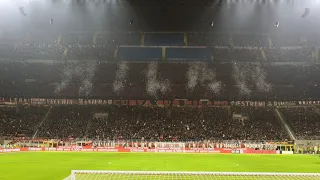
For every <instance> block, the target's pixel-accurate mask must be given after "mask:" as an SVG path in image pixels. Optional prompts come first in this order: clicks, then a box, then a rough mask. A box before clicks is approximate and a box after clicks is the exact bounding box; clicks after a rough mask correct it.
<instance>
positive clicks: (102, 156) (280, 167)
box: [0, 152, 320, 180]
mask: <svg viewBox="0 0 320 180" xmlns="http://www.w3.org/2000/svg"><path fill="white" fill-rule="evenodd" d="M71 170H145V171H148V170H150V171H224V172H225V171H231V172H316V173H320V157H319V156H315V155H243V154H174V153H172V154H167V153H166V154H164V153H97V152H94V153H87V152H24V153H6V154H0V180H19V179H23V180H26V179H30V180H49V179H50V180H51V179H52V180H55V179H59V180H61V179H63V178H65V177H67V176H69V175H70V172H71Z"/></svg>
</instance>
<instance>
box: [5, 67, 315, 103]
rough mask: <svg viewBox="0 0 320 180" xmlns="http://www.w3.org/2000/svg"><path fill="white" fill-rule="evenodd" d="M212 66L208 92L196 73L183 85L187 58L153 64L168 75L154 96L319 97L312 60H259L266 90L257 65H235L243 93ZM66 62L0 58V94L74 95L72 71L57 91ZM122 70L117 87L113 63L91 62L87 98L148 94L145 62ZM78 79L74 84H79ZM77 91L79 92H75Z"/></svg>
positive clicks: (230, 76)
mask: <svg viewBox="0 0 320 180" xmlns="http://www.w3.org/2000/svg"><path fill="white" fill-rule="evenodd" d="M207 65H208V67H209V68H210V69H211V68H214V69H215V74H216V75H215V81H217V82H220V83H221V89H220V91H219V92H217V93H213V92H212V91H210V89H208V88H207V86H206V84H203V83H201V82H200V81H201V78H202V76H203V74H206V73H207V72H206V71H204V72H200V70H199V74H200V75H199V76H198V81H199V82H198V83H197V84H196V85H195V88H194V90H193V91H192V90H187V84H188V82H189V81H188V71H189V70H190V68H191V67H192V66H193V64H192V63H158V65H157V78H158V79H159V81H160V80H161V81H164V80H168V81H169V83H170V86H169V89H168V91H167V92H165V93H160V92H158V94H157V98H160V99H174V98H179V99H183V98H187V99H201V98H209V99H220V100H228V99H232V100H237V99H241V98H250V99H253V100H277V101H282V100H289V101H291V100H305V99H314V100H318V99H319V93H318V92H319V90H318V89H319V86H320V81H319V78H318V77H319V70H318V69H319V68H320V66H318V65H316V64H315V65H308V66H296V65H268V64H265V65H261V66H260V67H261V69H262V70H263V71H264V72H265V75H266V79H265V83H268V84H270V85H271V90H269V91H266V92H264V91H260V90H259V89H257V88H256V82H255V80H256V78H255V77H257V76H258V75H259V74H256V68H257V66H256V65H255V64H251V65H246V66H241V67H240V66H239V67H240V69H241V71H243V72H245V73H246V82H245V83H246V85H247V87H248V88H249V89H250V90H251V92H250V94H249V96H248V97H246V96H243V95H242V94H241V93H240V91H239V87H238V84H237V83H238V82H237V81H236V79H235V77H236V76H239V75H238V74H237V73H236V72H235V70H234V69H235V66H237V65H234V64H213V65H212V66H211V65H210V64H207ZM66 67H73V68H75V67H77V64H74V65H72V66H71V65H69V66H66V65H64V64H62V63H54V64H46V63H27V62H22V63H18V62H7V63H0V85H1V86H0V97H56V98H59V97H68V98H77V97H78V96H79V86H80V85H81V79H79V77H78V76H77V75H76V74H73V76H74V77H73V76H72V77H73V78H71V79H70V81H68V82H67V83H68V84H66V86H65V88H64V89H62V90H61V91H59V92H57V91H56V89H57V86H58V85H60V84H61V82H63V80H64V79H65V78H66V77H64V75H65V73H66V72H65V71H71V72H72V69H71V70H70V69H68V68H66ZM127 67H128V70H127V73H126V77H124V79H125V81H124V83H123V88H125V89H122V90H120V91H118V92H115V91H114V89H113V85H114V82H115V81H116V74H117V73H118V71H119V67H118V64H116V63H101V64H97V65H96V68H95V69H94V72H92V73H93V74H94V77H93V79H92V90H91V92H90V94H88V96H89V97H92V98H107V99H121V98H122V99H153V98H154V97H153V96H151V95H149V94H148V93H147V91H146V84H147V82H148V79H147V75H146V72H147V69H148V63H127ZM79 83H80V84H79ZM81 96H82V95H81Z"/></svg>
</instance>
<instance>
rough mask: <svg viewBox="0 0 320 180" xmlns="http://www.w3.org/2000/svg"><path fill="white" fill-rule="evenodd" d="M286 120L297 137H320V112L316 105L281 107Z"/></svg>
mask: <svg viewBox="0 0 320 180" xmlns="http://www.w3.org/2000/svg"><path fill="white" fill-rule="evenodd" d="M280 111H281V113H282V114H283V115H284V118H285V120H286V121H287V122H288V123H289V124H290V125H291V127H292V130H293V131H294V132H295V134H296V136H297V137H300V138H303V137H311V136H318V137H320V121H319V119H320V113H319V109H318V108H316V107H293V108H281V109H280Z"/></svg>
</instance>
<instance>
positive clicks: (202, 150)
mask: <svg viewBox="0 0 320 180" xmlns="http://www.w3.org/2000/svg"><path fill="white" fill-rule="evenodd" d="M21 151H22V152H25V151H60V152H68V151H69V152H138V153H139V152H160V153H227V154H231V153H233V154H278V153H277V151H276V150H254V149H226V148H185V149H183V148H146V147H145V148H123V147H97V148H92V147H87V148H83V147H80V146H70V147H55V148H47V147H46V148H44V147H40V148H38V147H29V148H12V149H0V153H7V152H21Z"/></svg>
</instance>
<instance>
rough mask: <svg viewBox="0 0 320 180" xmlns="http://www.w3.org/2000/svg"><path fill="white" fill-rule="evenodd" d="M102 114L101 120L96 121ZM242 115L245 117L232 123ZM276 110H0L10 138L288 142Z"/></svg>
mask: <svg viewBox="0 0 320 180" xmlns="http://www.w3.org/2000/svg"><path fill="white" fill-rule="evenodd" d="M97 113H100V114H103V116H101V115H100V116H97V115H96V114H97ZM234 114H240V115H241V116H243V118H240V119H239V118H234ZM273 114H274V112H273V109H272V108H253V107H215V108H182V107H170V108H161V107H118V106H76V105H72V106H53V107H33V106H31V107H26V108H25V107H21V110H19V111H18V110H17V109H16V108H4V109H2V113H1V115H2V117H1V121H0V123H1V126H0V127H1V128H2V129H1V133H2V134H1V135H2V136H9V137H17V136H18V137H19V136H25V137H32V136H33V135H34V134H35V133H36V134H35V135H36V137H43V138H83V137H88V138H93V139H96V138H100V139H135V140H141V139H152V140H159V141H172V140H182V141H188V140H285V139H287V138H288V136H287V135H286V133H285V131H284V129H283V128H282V126H281V124H280V121H279V120H277V119H276V117H275V116H274V115H273Z"/></svg>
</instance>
